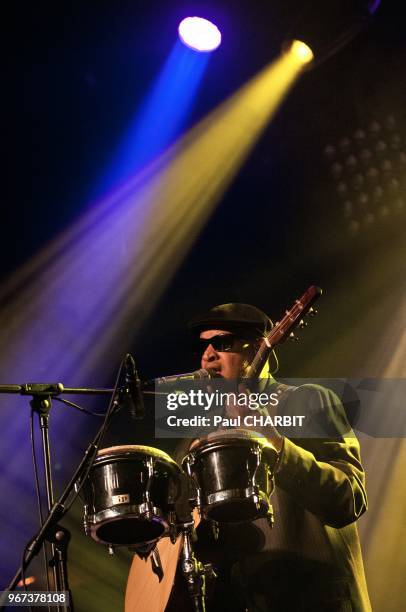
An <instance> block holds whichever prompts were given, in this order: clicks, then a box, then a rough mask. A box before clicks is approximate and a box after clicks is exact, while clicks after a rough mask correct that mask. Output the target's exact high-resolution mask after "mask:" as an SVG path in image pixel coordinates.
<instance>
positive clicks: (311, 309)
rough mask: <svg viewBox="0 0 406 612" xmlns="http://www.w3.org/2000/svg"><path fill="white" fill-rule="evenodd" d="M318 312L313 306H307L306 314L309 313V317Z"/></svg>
mask: <svg viewBox="0 0 406 612" xmlns="http://www.w3.org/2000/svg"><path fill="white" fill-rule="evenodd" d="M318 312H319V311H318V310H316V309H315V308H313V306H312V307H311V308H309V312H308V313H307V314H308V315H310V316H311V317H315V316H316V314H317V313H318Z"/></svg>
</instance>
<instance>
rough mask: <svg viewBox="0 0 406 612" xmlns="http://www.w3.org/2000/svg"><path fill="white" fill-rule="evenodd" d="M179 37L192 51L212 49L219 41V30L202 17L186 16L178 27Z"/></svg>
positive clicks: (215, 47)
mask: <svg viewBox="0 0 406 612" xmlns="http://www.w3.org/2000/svg"><path fill="white" fill-rule="evenodd" d="M178 32H179V38H180V39H181V41H182V42H183V44H185V45H186V46H187V47H190V48H191V49H193V50H194V51H206V52H208V51H214V50H215V49H217V47H219V46H220V43H221V32H220V30H219V29H218V27H217V26H216V25H214V23H212V22H211V21H209V20H208V19H203V17H186V18H185V19H183V20H182V21H181V23H180V24H179V28H178Z"/></svg>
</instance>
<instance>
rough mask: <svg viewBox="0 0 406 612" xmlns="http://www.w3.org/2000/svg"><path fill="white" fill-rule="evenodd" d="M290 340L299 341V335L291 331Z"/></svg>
mask: <svg viewBox="0 0 406 612" xmlns="http://www.w3.org/2000/svg"><path fill="white" fill-rule="evenodd" d="M289 340H293V342H299V338H298V337H297V336H295V334H294V333H293V332H290V334H289Z"/></svg>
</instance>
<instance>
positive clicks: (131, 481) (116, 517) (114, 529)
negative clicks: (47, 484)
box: [83, 447, 180, 546]
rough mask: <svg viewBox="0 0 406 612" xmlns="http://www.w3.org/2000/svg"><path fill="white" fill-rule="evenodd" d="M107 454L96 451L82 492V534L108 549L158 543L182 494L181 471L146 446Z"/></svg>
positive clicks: (106, 450)
mask: <svg viewBox="0 0 406 612" xmlns="http://www.w3.org/2000/svg"><path fill="white" fill-rule="evenodd" d="M141 449H142V450H141ZM108 451H109V449H103V451H100V453H102V454H101V455H100V454H99V455H98V457H97V458H96V460H95V463H94V465H93V466H92V468H91V470H90V473H89V475H88V478H87V480H86V483H85V484H84V487H83V496H84V501H85V517H84V523H85V530H86V532H87V533H88V535H90V536H91V537H92V538H93V539H95V540H96V541H97V542H100V543H103V544H108V545H112V546H137V545H142V544H148V543H150V542H153V541H155V540H157V539H159V538H160V537H162V536H163V535H164V534H165V533H166V531H167V529H168V519H169V515H170V513H171V512H172V511H173V509H174V504H175V502H176V500H177V499H178V497H179V495H180V484H179V477H178V475H179V473H180V468H179V467H178V466H177V465H176V464H175V463H174V462H173V461H172V460H171V459H170V457H169V456H167V455H166V454H165V453H162V452H161V451H158V450H157V449H152V448H149V447H138V448H137V447H114V448H113V450H112V452H111V453H109V452H108ZM150 474H152V476H151V477H150Z"/></svg>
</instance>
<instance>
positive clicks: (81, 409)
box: [53, 397, 106, 419]
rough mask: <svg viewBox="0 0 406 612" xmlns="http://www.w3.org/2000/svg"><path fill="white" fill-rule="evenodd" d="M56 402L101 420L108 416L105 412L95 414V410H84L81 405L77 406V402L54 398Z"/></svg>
mask: <svg viewBox="0 0 406 612" xmlns="http://www.w3.org/2000/svg"><path fill="white" fill-rule="evenodd" d="M53 399H54V400H56V401H57V402H62V404H66V405H67V406H72V408H76V410H80V412H84V413H86V414H90V415H91V416H97V417H100V418H102V419H103V418H104V417H105V416H106V413H105V412H93V410H89V409H88V408H84V407H83V406H79V404H75V402H71V401H69V400H67V399H64V398H62V397H54V398H53Z"/></svg>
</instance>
